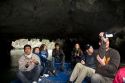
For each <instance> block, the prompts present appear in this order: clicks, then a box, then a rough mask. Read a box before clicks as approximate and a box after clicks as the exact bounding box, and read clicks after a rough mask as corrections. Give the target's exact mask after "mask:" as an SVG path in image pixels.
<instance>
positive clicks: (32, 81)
mask: <svg viewBox="0 0 125 83" xmlns="http://www.w3.org/2000/svg"><path fill="white" fill-rule="evenodd" d="M31 50H32V48H31V46H30V45H25V46H24V55H23V56H22V57H21V58H20V59H19V71H18V74H17V76H18V78H19V79H20V80H21V81H22V83H37V81H38V78H39V76H40V73H41V70H42V67H41V65H40V64H41V63H40V59H39V57H38V56H37V55H35V54H33V53H32V51H31Z"/></svg>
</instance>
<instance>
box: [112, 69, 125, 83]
mask: <svg viewBox="0 0 125 83" xmlns="http://www.w3.org/2000/svg"><path fill="white" fill-rule="evenodd" d="M123 80H124V81H123ZM113 83H125V67H123V68H120V69H119V70H118V72H117V73H116V76H115V79H114V80H113Z"/></svg>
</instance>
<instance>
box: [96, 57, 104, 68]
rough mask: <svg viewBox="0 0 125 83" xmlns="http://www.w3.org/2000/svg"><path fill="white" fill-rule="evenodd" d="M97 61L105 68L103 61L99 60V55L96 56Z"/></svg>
mask: <svg viewBox="0 0 125 83" xmlns="http://www.w3.org/2000/svg"><path fill="white" fill-rule="evenodd" d="M97 60H98V62H99V63H100V64H101V65H102V66H105V60H104V59H101V58H100V56H99V55H97Z"/></svg>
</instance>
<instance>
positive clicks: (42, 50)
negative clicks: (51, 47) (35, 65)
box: [39, 44, 48, 67]
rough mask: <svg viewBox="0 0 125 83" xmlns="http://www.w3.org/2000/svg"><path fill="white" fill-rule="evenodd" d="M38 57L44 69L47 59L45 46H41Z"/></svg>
mask: <svg viewBox="0 0 125 83" xmlns="http://www.w3.org/2000/svg"><path fill="white" fill-rule="evenodd" d="M39 57H40V59H41V61H42V63H43V64H44V67H45V65H46V63H47V58H48V50H47V46H46V45H45V44H42V45H41V46H40V53H39Z"/></svg>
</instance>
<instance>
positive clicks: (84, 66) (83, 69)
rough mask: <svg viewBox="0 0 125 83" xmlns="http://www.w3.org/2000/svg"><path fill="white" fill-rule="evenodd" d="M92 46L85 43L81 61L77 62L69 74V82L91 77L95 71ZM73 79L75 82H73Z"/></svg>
mask: <svg viewBox="0 0 125 83" xmlns="http://www.w3.org/2000/svg"><path fill="white" fill-rule="evenodd" d="M95 60H96V57H95V55H94V50H93V47H92V46H91V45H89V44H87V45H86V52H85V54H84V55H83V57H82V59H81V62H80V63H77V64H76V66H75V67H74V70H73V72H72V74H71V77H70V80H69V82H70V83H82V81H83V80H84V78H85V77H91V75H92V74H94V73H95V66H96V64H95V62H96V61H95ZM74 81H75V82H74Z"/></svg>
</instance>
